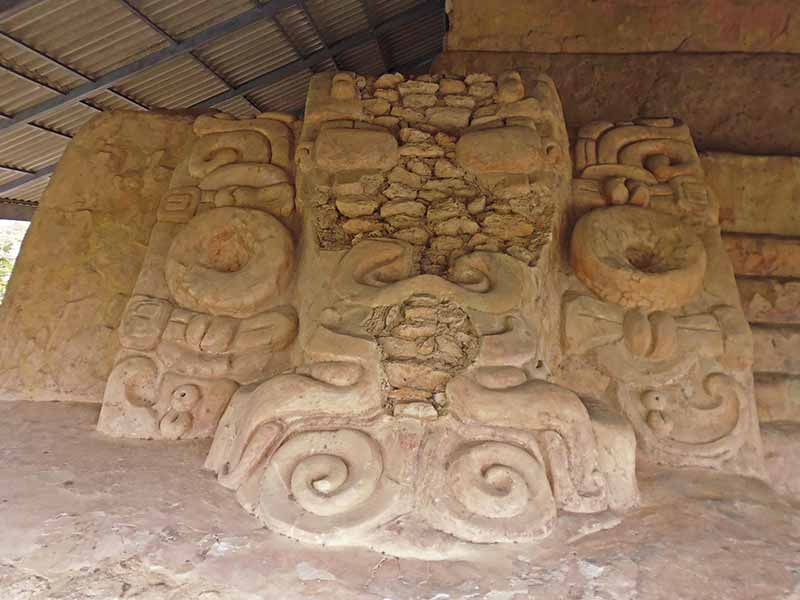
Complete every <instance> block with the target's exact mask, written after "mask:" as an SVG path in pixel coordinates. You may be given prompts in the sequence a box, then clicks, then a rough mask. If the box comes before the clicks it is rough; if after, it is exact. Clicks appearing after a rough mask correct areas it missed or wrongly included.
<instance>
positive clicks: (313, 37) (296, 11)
mask: <svg viewBox="0 0 800 600" xmlns="http://www.w3.org/2000/svg"><path fill="white" fill-rule="evenodd" d="M275 20H276V21H277V22H278V23H279V24H280V26H281V28H282V29H283V30H284V31H285V32H286V35H288V36H289V39H290V40H291V42H292V44H294V46H295V47H296V48H297V50H298V51H299V52H300V54H302V55H303V56H308V55H309V54H313V53H314V52H319V51H320V50H322V49H323V48H324V46H325V45H324V43H323V42H322V38H321V37H320V36H319V32H318V31H317V28H316V27H315V26H314V24H313V23H312V22H311V19H310V17H309V16H308V13H306V12H305V11H304V10H303V9H301V8H299V7H297V6H293V7H291V8H286V9H284V10H282V11H280V12H278V14H277V15H275Z"/></svg>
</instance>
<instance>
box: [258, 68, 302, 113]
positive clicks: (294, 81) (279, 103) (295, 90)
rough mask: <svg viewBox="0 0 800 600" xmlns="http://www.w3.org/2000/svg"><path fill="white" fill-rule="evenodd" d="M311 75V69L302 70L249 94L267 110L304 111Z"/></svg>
mask: <svg viewBox="0 0 800 600" xmlns="http://www.w3.org/2000/svg"><path fill="white" fill-rule="evenodd" d="M311 75H312V73H311V71H308V70H305V71H301V72H300V73H295V74H294V75H291V76H289V77H287V78H285V79H283V80H281V81H279V82H277V83H274V84H272V85H269V86H267V87H265V88H264V89H261V90H258V91H256V92H253V93H251V94H248V96H249V97H250V98H252V99H253V101H255V102H256V103H257V104H258V105H259V106H260V107H261V108H262V109H264V110H265V111H268V110H277V111H286V112H302V111H303V110H304V109H305V104H306V93H307V91H308V82H309V80H310V79H311Z"/></svg>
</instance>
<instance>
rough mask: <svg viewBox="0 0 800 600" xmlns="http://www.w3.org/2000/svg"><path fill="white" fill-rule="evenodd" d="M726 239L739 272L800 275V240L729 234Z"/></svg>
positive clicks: (745, 273) (779, 275) (780, 275)
mask: <svg viewBox="0 0 800 600" xmlns="http://www.w3.org/2000/svg"><path fill="white" fill-rule="evenodd" d="M722 240H723V242H724V243H725V250H726V252H727V253H728V256H730V259H731V263H732V264H733V270H734V272H735V273H736V274H737V275H758V276H767V277H800V239H792V238H778V237H759V236H750V235H745V234H726V235H724V236H723V238H722Z"/></svg>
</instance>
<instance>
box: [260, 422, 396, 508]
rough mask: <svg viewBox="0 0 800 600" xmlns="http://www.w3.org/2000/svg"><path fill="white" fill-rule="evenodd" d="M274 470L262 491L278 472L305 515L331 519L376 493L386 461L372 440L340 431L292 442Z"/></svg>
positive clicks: (283, 449)
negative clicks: (306, 512) (306, 513)
mask: <svg viewBox="0 0 800 600" xmlns="http://www.w3.org/2000/svg"><path fill="white" fill-rule="evenodd" d="M271 467H272V468H271V469H269V470H268V471H267V474H266V475H265V479H264V482H263V486H264V488H266V487H267V486H268V485H269V484H270V480H271V479H272V477H273V474H276V473H277V474H278V476H279V477H280V478H281V479H282V482H283V485H284V486H285V488H286V489H289V490H290V491H291V493H292V496H293V497H294V500H295V502H297V504H299V505H300V506H301V507H302V508H303V509H304V510H306V511H308V512H310V513H313V514H315V515H319V516H323V517H330V516H334V515H338V514H341V513H345V512H347V511H349V510H351V509H353V508H355V507H357V506H359V505H360V504H361V503H363V502H364V501H366V500H367V499H369V498H370V497H371V496H372V495H373V494H374V493H375V491H376V489H377V487H378V483H379V481H380V478H381V474H382V473H383V460H382V457H381V451H380V448H379V447H378V445H377V444H376V443H375V441H374V440H372V438H370V437H369V436H367V435H366V434H364V433H362V432H360V431H355V430H353V429H341V430H338V431H309V432H305V433H300V434H298V435H296V436H294V437H292V438H290V439H289V440H288V441H287V442H285V443H284V444H283V445H282V446H281V447H280V448H279V449H278V450H277V451H276V452H275V454H274V455H273V457H272V461H271Z"/></svg>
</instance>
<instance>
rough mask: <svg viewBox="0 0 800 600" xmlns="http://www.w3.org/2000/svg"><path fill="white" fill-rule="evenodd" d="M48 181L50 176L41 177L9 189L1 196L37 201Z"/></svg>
mask: <svg viewBox="0 0 800 600" xmlns="http://www.w3.org/2000/svg"><path fill="white" fill-rule="evenodd" d="M49 183H50V176H49V175H48V176H47V177H42V178H40V179H37V180H35V181H31V182H30V183H26V184H25V185H21V186H19V187H18V188H15V189H13V190H11V192H9V193H8V194H6V195H5V196H3V198H6V199H9V200H22V201H23V202H38V201H39V199H40V198H41V197H42V194H44V191H45V190H46V189H47V184H49Z"/></svg>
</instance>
